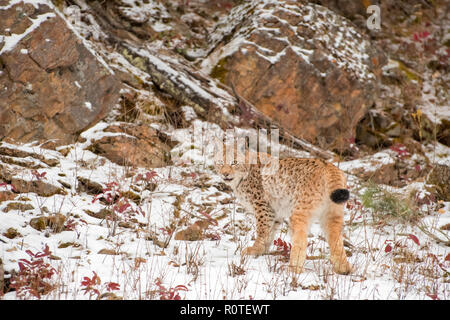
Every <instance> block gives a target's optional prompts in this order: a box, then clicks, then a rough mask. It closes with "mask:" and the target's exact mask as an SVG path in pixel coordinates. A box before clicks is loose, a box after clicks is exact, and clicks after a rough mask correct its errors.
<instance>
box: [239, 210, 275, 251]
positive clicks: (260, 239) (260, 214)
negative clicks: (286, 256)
mask: <svg viewBox="0 0 450 320" xmlns="http://www.w3.org/2000/svg"><path fill="white" fill-rule="evenodd" d="M255 213H256V214H255V215H256V240H255V243H254V244H253V245H252V246H251V247H247V248H245V249H244V250H243V251H242V254H246V255H256V256H257V255H261V254H264V253H266V252H267V250H268V249H269V247H270V245H271V244H272V241H273V237H274V235H275V230H276V227H277V225H278V224H279V222H278V223H276V221H275V213H274V211H273V209H272V208H271V207H269V206H268V205H266V204H264V205H259V206H258V207H257V208H256V209H255Z"/></svg>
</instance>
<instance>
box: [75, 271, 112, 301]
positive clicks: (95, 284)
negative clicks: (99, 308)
mask: <svg viewBox="0 0 450 320" xmlns="http://www.w3.org/2000/svg"><path fill="white" fill-rule="evenodd" d="M92 273H93V274H94V275H93V276H92V278H89V277H83V281H81V286H82V287H83V288H82V289H81V290H83V291H84V294H88V293H89V299H90V298H92V296H93V295H97V297H96V298H97V299H101V297H102V291H104V290H106V291H107V292H111V291H116V290H120V285H119V284H118V283H115V282H106V283H105V284H104V285H103V286H102V281H101V279H100V277H99V276H98V275H97V273H96V272H95V271H92Z"/></svg>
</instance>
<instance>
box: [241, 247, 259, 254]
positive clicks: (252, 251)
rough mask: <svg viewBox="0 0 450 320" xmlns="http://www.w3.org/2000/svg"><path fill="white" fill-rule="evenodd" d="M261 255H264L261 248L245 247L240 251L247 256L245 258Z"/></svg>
mask: <svg viewBox="0 0 450 320" xmlns="http://www.w3.org/2000/svg"><path fill="white" fill-rule="evenodd" d="M263 253H264V248H262V247H255V246H251V247H247V248H245V249H244V250H242V254H243V255H247V256H259V255H261V254H263Z"/></svg>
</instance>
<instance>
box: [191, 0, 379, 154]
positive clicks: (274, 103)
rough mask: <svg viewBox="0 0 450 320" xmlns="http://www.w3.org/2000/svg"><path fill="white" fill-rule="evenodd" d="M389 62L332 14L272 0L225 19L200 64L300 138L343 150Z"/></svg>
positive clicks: (236, 11) (253, 3)
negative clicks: (383, 65)
mask: <svg viewBox="0 0 450 320" xmlns="http://www.w3.org/2000/svg"><path fill="white" fill-rule="evenodd" d="M383 61H384V56H383V54H381V52H380V51H378V50H377V49H376V47H375V46H373V45H372V44H371V42H370V40H369V38H368V37H367V36H365V35H363V34H362V33H360V32H359V31H358V30H357V29H356V27H355V26H354V25H353V24H352V23H351V22H350V21H348V20H346V19H345V18H343V17H341V16H339V15H337V14H336V13H334V12H333V11H331V10H329V9H327V8H325V7H322V6H319V5H314V4H305V3H295V4H293V3H292V2H288V1H271V0H266V1H251V2H245V3H243V4H241V5H238V6H236V7H235V8H233V10H232V11H231V13H230V15H229V16H227V17H225V18H223V20H221V21H219V22H218V23H217V26H216V29H215V30H214V32H213V34H212V35H211V45H210V47H209V49H208V50H207V55H206V57H205V59H203V61H202V62H201V64H200V65H201V67H202V70H203V71H204V72H205V73H208V74H209V75H210V76H212V77H214V78H216V79H217V80H219V81H220V82H222V83H224V84H226V85H228V86H230V87H231V86H233V85H234V86H235V87H236V91H237V92H238V93H239V94H240V95H242V96H243V97H244V98H246V99H247V100H248V101H250V102H251V103H253V105H255V107H257V108H258V109H259V110H260V111H262V112H263V113H264V114H265V115H267V116H269V117H270V118H271V119H273V120H274V121H275V122H278V123H279V124H280V125H281V126H282V127H283V128H285V129H286V130H289V131H290V132H291V133H292V134H293V135H295V136H296V137H298V138H303V139H305V140H307V141H309V142H311V143H316V144H321V145H326V146H327V147H328V148H330V147H331V148H335V149H338V150H342V149H345V148H347V147H348V144H349V141H350V140H351V138H352V137H354V136H355V127H356V124H357V122H358V121H359V120H360V119H361V118H362V116H363V115H364V113H365V112H366V110H367V109H368V108H369V107H370V106H372V104H373V103H374V101H375V100H376V98H377V96H378V80H379V78H378V76H379V75H380V73H381V69H380V67H381V65H382V63H383ZM317 137H321V138H320V141H319V139H318V138H317Z"/></svg>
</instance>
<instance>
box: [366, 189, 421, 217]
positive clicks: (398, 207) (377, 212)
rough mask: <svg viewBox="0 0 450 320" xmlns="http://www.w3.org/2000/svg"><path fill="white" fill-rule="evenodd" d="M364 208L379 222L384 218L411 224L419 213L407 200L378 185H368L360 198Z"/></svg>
mask: <svg viewBox="0 0 450 320" xmlns="http://www.w3.org/2000/svg"><path fill="white" fill-rule="evenodd" d="M361 202H362V204H363V206H364V207H366V208H369V209H372V210H373V218H374V220H375V221H376V222H380V221H381V220H383V219H384V218H400V219H403V220H405V221H408V222H411V221H415V220H417V218H418V216H419V211H418V209H417V208H416V207H414V206H413V205H411V203H410V201H408V199H403V198H401V197H400V196H399V195H396V194H395V193H392V192H388V191H386V190H385V189H383V188H381V187H380V186H379V185H376V184H374V183H369V185H368V186H367V188H366V190H365V191H364V193H363V194H362V196H361Z"/></svg>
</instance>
